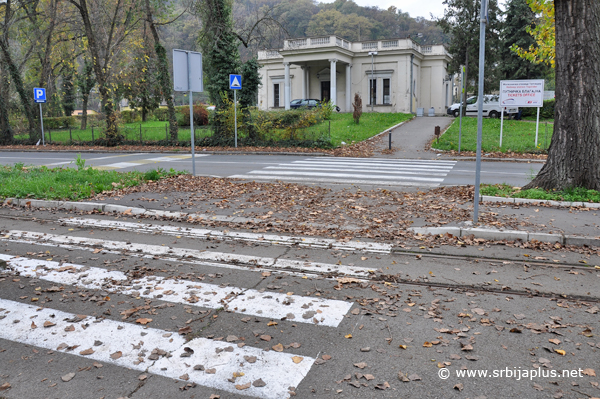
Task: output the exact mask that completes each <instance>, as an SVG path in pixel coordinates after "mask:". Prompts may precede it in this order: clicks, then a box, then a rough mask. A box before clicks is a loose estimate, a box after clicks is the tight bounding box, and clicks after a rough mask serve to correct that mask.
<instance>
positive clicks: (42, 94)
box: [33, 87, 46, 103]
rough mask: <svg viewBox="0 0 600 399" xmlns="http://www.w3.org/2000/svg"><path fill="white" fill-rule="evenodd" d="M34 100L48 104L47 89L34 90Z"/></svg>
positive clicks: (37, 88)
mask: <svg viewBox="0 0 600 399" xmlns="http://www.w3.org/2000/svg"><path fill="white" fill-rule="evenodd" d="M33 99H34V100H35V102H36V103H45V102H46V89H43V88H39V87H36V88H34V89H33Z"/></svg>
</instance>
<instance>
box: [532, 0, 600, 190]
mask: <svg viewBox="0 0 600 399" xmlns="http://www.w3.org/2000/svg"><path fill="white" fill-rule="evenodd" d="M537 4H539V5H541V6H543V7H548V6H549V4H551V1H550V0H544V1H538V2H537ZM554 7H555V11H556V57H555V60H556V108H555V120H554V134H553V135H552V141H551V143H550V148H549V149H548V160H547V161H546V163H545V164H544V166H543V167H542V169H541V170H540V172H539V173H538V175H537V176H536V177H535V178H534V179H533V181H532V182H531V183H529V184H528V185H526V186H525V187H523V188H532V187H541V188H544V189H564V188H570V187H585V188H588V189H594V190H600V85H599V84H598V82H600V40H599V39H600V2H598V1H597V0H554Z"/></svg>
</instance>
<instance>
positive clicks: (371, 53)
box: [369, 51, 377, 112]
mask: <svg viewBox="0 0 600 399" xmlns="http://www.w3.org/2000/svg"><path fill="white" fill-rule="evenodd" d="M369 55H370V56H371V112H373V104H374V103H375V99H374V98H373V97H374V96H373V57H375V56H376V55H377V51H369Z"/></svg>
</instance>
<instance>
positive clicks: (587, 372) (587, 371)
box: [581, 369, 596, 377]
mask: <svg viewBox="0 0 600 399" xmlns="http://www.w3.org/2000/svg"><path fill="white" fill-rule="evenodd" d="M581 374H584V375H589V376H590V377H595V376H596V371H595V370H594V369H583V371H582V372H581Z"/></svg>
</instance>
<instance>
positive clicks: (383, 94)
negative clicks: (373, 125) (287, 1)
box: [258, 36, 453, 115]
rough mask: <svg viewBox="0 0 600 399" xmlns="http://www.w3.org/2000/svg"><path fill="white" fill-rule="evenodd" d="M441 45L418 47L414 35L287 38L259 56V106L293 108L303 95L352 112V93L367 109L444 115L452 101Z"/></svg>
mask: <svg viewBox="0 0 600 399" xmlns="http://www.w3.org/2000/svg"><path fill="white" fill-rule="evenodd" d="M450 60H451V58H450V55H449V54H448V52H447V50H446V48H445V47H444V46H443V45H433V46H420V45H418V44H417V43H415V42H414V41H413V40H412V39H410V38H408V39H393V40H377V41H365V42H349V41H347V40H344V39H340V38H339V37H336V36H325V37H311V38H302V39H289V40H285V42H284V46H283V49H280V50H265V51H260V52H259V54H258V61H259V63H260V64H261V65H262V66H263V67H262V68H261V69H260V73H261V75H262V86H261V87H260V89H259V94H258V104H259V107H260V108H261V109H265V110H266V109H276V108H285V109H289V107H290V101H292V100H294V99H301V98H313V99H317V100H329V99H330V100H331V101H332V102H333V103H334V104H336V105H337V106H339V107H340V109H341V111H342V112H350V111H352V110H353V108H352V101H353V99H354V94H355V93H358V94H360V96H361V97H362V102H363V110H364V111H365V112H367V111H370V110H371V98H373V100H374V101H373V110H374V111H375V112H416V111H417V108H424V109H425V113H428V112H429V110H430V108H431V107H433V108H434V110H435V113H436V114H439V115H442V114H445V113H446V108H447V106H449V105H450V103H451V99H452V89H453V88H452V80H451V76H449V75H448V72H447V66H448V62H450Z"/></svg>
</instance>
